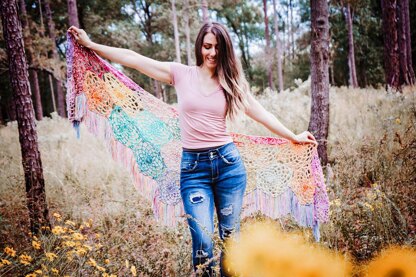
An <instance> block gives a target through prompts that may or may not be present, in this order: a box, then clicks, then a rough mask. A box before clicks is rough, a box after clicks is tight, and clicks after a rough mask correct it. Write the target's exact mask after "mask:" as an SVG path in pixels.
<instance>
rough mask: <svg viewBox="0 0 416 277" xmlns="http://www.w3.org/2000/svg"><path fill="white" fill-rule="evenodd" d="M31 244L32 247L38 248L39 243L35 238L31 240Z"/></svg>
mask: <svg viewBox="0 0 416 277" xmlns="http://www.w3.org/2000/svg"><path fill="white" fill-rule="evenodd" d="M32 246H33V248H35V249H37V250H39V249H40V243H39V242H38V241H36V240H32Z"/></svg>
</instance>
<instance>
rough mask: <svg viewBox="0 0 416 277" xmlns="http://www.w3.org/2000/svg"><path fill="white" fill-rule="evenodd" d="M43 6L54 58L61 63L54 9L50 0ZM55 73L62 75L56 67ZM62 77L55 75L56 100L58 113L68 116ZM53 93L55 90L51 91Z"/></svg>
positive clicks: (44, 2)
mask: <svg viewBox="0 0 416 277" xmlns="http://www.w3.org/2000/svg"><path fill="white" fill-rule="evenodd" d="M43 6H44V7H45V15H46V25H47V26H48V31H49V38H50V39H51V41H52V43H53V45H52V58H53V59H54V61H55V63H56V65H58V64H59V56H58V49H57V46H56V35H55V22H53V18H52V10H51V7H50V5H49V0H43ZM54 73H55V75H58V76H59V75H60V74H61V72H60V70H59V69H58V68H54ZM59 78H60V77H55V79H56V100H57V104H58V105H57V108H58V114H59V115H60V116H62V117H66V112H65V94H64V91H63V85H62V81H61V80H60V79H59ZM51 93H53V91H51Z"/></svg>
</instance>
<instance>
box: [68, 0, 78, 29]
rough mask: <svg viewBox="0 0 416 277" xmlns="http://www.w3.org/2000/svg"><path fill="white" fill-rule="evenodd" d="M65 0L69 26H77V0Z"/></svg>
mask: <svg viewBox="0 0 416 277" xmlns="http://www.w3.org/2000/svg"><path fill="white" fill-rule="evenodd" d="M67 1H68V19H69V26H75V27H77V28H79V18H78V9H77V0H67Z"/></svg>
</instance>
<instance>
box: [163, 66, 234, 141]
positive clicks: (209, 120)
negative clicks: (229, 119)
mask: <svg viewBox="0 0 416 277" xmlns="http://www.w3.org/2000/svg"><path fill="white" fill-rule="evenodd" d="M170 72H171V75H172V85H173V86H174V87H175V90H176V93H177V95H178V110H179V126H180V129H181V140H182V146H183V147H184V148H188V149H198V148H208V147H215V146H219V145H223V144H226V143H229V142H231V141H232V138H231V136H230V134H229V133H228V132H227V126H226V120H225V115H226V107H227V102H226V100H225V96H224V93H223V90H222V88H221V87H220V86H218V88H217V89H216V90H215V91H206V90H204V88H202V87H201V85H200V82H199V76H198V75H199V73H198V68H197V66H187V65H183V64H180V63H174V62H173V63H171V64H170Z"/></svg>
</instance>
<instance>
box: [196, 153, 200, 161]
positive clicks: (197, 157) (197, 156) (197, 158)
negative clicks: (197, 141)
mask: <svg viewBox="0 0 416 277" xmlns="http://www.w3.org/2000/svg"><path fill="white" fill-rule="evenodd" d="M199 154H200V153H196V160H197V161H199Z"/></svg>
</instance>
